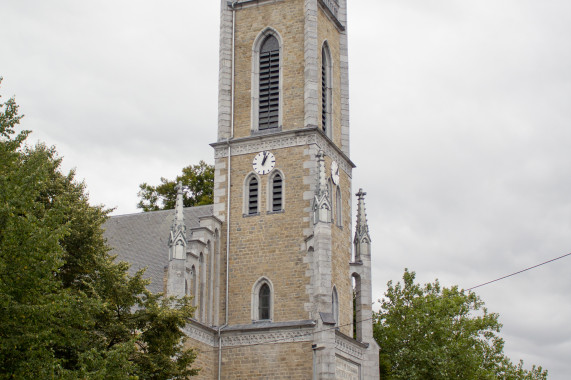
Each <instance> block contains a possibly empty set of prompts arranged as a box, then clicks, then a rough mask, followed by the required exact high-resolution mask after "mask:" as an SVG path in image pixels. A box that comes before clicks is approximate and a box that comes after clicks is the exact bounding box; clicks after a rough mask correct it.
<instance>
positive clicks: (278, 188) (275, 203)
mask: <svg viewBox="0 0 571 380" xmlns="http://www.w3.org/2000/svg"><path fill="white" fill-rule="evenodd" d="M282 209H283V181H282V177H281V175H279V174H276V175H275V176H274V177H273V179H272V211H281V210H282Z"/></svg>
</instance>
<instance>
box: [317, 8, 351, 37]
mask: <svg viewBox="0 0 571 380" xmlns="http://www.w3.org/2000/svg"><path fill="white" fill-rule="evenodd" d="M317 3H318V4H319V5H320V6H321V8H322V9H323V11H324V12H325V14H326V15H327V17H329V19H330V20H331V21H333V23H334V24H335V26H336V27H337V29H339V31H340V32H344V31H345V26H344V25H343V24H342V23H341V21H339V19H338V18H337V17H338V14H339V4H338V3H337V0H318V2H317Z"/></svg>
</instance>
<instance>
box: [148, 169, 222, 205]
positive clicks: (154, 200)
mask: <svg viewBox="0 0 571 380" xmlns="http://www.w3.org/2000/svg"><path fill="white" fill-rule="evenodd" d="M179 181H180V182H182V185H183V186H184V189H185V192H184V195H183V203H184V206H185V207H191V206H202V205H209V204H212V203H213V201H214V198H213V189H214V166H213V165H209V164H207V163H206V162H204V161H202V160H201V161H200V162H199V163H198V165H189V166H187V167H185V168H183V169H182V175H179V176H177V177H176V179H175V180H174V181H170V180H168V179H166V178H164V177H161V183H160V185H157V186H151V185H149V184H147V183H146V182H145V183H142V184H140V185H139V192H138V193H137V195H138V196H139V198H140V200H139V203H138V204H137V207H138V208H140V209H143V211H157V210H169V209H173V208H174V206H175V203H176V190H175V186H176V184H177V183H178V182H179Z"/></svg>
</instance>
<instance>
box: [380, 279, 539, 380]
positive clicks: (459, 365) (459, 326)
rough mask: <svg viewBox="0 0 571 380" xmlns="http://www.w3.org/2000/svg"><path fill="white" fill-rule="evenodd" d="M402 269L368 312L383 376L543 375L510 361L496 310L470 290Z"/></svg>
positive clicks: (409, 378)
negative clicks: (398, 279)
mask: <svg viewBox="0 0 571 380" xmlns="http://www.w3.org/2000/svg"><path fill="white" fill-rule="evenodd" d="M414 279H415V273H414V272H409V271H408V270H406V269H405V272H404V275H403V284H402V285H401V283H400V282H398V283H397V284H396V285H393V283H392V281H389V283H388V284H387V285H388V290H387V292H386V293H385V298H383V299H382V300H380V302H381V308H380V310H379V312H378V313H374V320H373V322H374V324H373V329H374V337H375V340H376V341H377V343H378V344H379V346H380V347H381V350H380V353H379V356H380V357H379V359H380V360H379V362H380V367H381V368H380V371H381V378H383V379H407V380H414V379H442V380H445V379H506V380H507V379H509V380H512V379H513V380H516V379H518V380H520V379H521V380H523V379H527V380H536V379H546V378H547V371H546V370H543V369H542V368H541V367H536V366H533V367H532V369H531V370H525V369H524V368H523V362H521V361H520V363H519V364H518V365H517V366H516V365H514V364H513V363H512V362H511V361H510V360H509V359H508V358H507V357H506V356H505V355H504V353H503V349H504V341H503V339H502V338H501V337H500V336H499V332H500V329H501V324H500V323H499V321H498V317H499V316H498V314H496V313H489V312H488V310H487V309H486V308H485V307H484V302H483V301H482V300H481V299H480V298H479V297H478V296H477V295H476V294H475V293H473V292H468V293H466V292H464V291H463V290H459V289H458V287H457V286H454V287H452V288H443V287H441V286H440V284H439V283H438V280H436V281H435V282H434V283H428V284H425V285H424V286H421V285H420V284H417V283H415V282H414Z"/></svg>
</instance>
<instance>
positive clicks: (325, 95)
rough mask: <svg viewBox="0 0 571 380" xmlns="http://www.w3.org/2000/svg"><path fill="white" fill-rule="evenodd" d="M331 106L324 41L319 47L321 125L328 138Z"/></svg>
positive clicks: (328, 71) (330, 134)
mask: <svg viewBox="0 0 571 380" xmlns="http://www.w3.org/2000/svg"><path fill="white" fill-rule="evenodd" d="M331 108H332V103H331V54H330V52H329V46H328V45H327V42H324V43H323V47H322V48H321V127H322V128H323V132H325V134H326V135H327V136H328V137H329V138H331V136H332V130H333V125H332V122H331Z"/></svg>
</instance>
